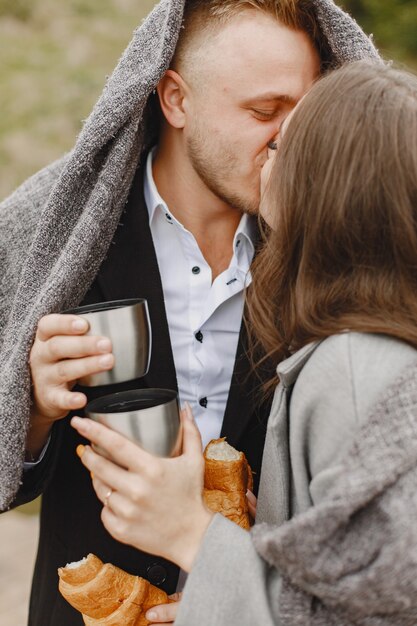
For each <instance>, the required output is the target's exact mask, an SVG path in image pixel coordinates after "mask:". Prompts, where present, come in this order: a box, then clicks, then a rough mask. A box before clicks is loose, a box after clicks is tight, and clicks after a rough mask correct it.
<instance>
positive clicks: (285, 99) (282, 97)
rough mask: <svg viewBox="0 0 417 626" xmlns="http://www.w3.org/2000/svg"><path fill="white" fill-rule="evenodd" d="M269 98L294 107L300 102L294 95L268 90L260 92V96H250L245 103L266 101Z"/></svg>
mask: <svg viewBox="0 0 417 626" xmlns="http://www.w3.org/2000/svg"><path fill="white" fill-rule="evenodd" d="M267 100H269V101H275V102H277V103H278V102H281V103H282V104H289V105H290V106H294V107H295V106H296V105H297V103H298V99H297V98H293V97H292V96H288V95H287V94H277V93H273V92H268V93H264V94H260V95H258V96H254V97H253V98H248V99H246V100H245V101H244V102H243V104H244V105H250V104H253V103H254V102H266V101H267Z"/></svg>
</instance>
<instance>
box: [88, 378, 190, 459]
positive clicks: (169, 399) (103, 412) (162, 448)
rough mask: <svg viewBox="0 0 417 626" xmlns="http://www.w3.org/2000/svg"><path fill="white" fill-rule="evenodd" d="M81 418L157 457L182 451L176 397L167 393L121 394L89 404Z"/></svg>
mask: <svg viewBox="0 0 417 626" xmlns="http://www.w3.org/2000/svg"><path fill="white" fill-rule="evenodd" d="M85 414H86V416H87V417H89V418H90V419H93V420H95V421H97V422H100V423H101V424H104V425H105V426H108V427H109V428H111V429H112V430H116V431H117V432H119V433H121V434H122V435H124V436H125V437H128V438H129V439H131V440H132V441H135V442H136V443H138V444H139V445H140V446H141V447H142V448H144V449H145V450H147V451H148V452H151V453H152V454H155V455H157V456H161V457H172V456H178V455H179V454H180V452H181V447H182V429H181V424H180V416H179V406H178V394H177V392H176V391H172V390H170V389H136V390H133V391H121V392H119V393H113V394H110V395H107V396H103V397H101V398H96V399H95V400H92V401H91V402H89V403H88V404H87V406H86V408H85Z"/></svg>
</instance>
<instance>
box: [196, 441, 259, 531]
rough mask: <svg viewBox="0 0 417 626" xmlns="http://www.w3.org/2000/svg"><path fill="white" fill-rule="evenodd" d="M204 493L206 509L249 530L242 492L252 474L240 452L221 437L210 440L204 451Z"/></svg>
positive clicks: (251, 486) (250, 485)
mask: <svg viewBox="0 0 417 626" xmlns="http://www.w3.org/2000/svg"><path fill="white" fill-rule="evenodd" d="M204 460H205V471H204V492H203V497H204V501H205V503H206V505H207V506H208V508H209V509H210V510H211V511H213V512H214V513H221V514H222V515H224V516H225V517H227V518H228V519H230V520H231V521H232V522H235V523H236V524H238V525H239V526H241V527H242V528H244V529H246V530H248V529H249V528H250V517H249V510H248V502H247V499H246V492H247V490H248V489H251V490H252V488H253V478H252V471H251V468H250V466H249V463H248V462H247V460H246V457H245V455H244V454H243V452H238V451H237V450H235V448H233V447H232V446H230V445H229V444H228V443H227V442H226V439H225V437H223V438H222V439H213V440H212V441H210V443H208V444H207V446H206V449H205V450H204Z"/></svg>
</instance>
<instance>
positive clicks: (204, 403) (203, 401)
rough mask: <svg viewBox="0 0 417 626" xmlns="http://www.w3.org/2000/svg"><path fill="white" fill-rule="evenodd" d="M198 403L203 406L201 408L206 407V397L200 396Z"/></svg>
mask: <svg viewBox="0 0 417 626" xmlns="http://www.w3.org/2000/svg"><path fill="white" fill-rule="evenodd" d="M198 404H199V405H200V406H202V407H203V409H206V408H207V404H208V400H207V398H200V400H199V401H198Z"/></svg>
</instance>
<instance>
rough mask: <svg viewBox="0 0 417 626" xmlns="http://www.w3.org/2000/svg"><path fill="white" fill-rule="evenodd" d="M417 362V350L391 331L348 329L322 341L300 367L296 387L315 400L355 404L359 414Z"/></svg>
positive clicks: (341, 404)
mask: <svg viewBox="0 0 417 626" xmlns="http://www.w3.org/2000/svg"><path fill="white" fill-rule="evenodd" d="M413 365H417V350H416V349H415V348H414V347H413V346H411V345H410V344H408V343H406V342H405V341H401V340H399V339H396V338H394V337H390V336H388V335H380V334H372V333H359V332H345V333H340V334H338V335H332V336H331V337H328V338H327V339H325V340H324V341H322V342H321V343H320V344H319V345H318V346H317V348H316V349H315V350H314V352H313V353H312V354H311V357H310V358H309V360H308V361H307V363H306V364H305V365H304V367H303V369H302V370H301V372H300V374H299V376H298V380H297V387H298V388H299V389H300V390H302V396H303V397H304V398H305V397H306V395H307V396H310V398H311V401H312V402H316V403H319V404H320V405H322V406H323V405H326V404H329V402H330V401H331V399H332V398H334V399H335V403H340V409H341V411H343V408H344V407H343V402H348V403H349V404H352V407H353V409H354V411H355V413H356V416H357V417H359V416H360V415H362V414H363V413H364V412H366V411H367V410H368V409H369V406H370V405H371V404H372V403H373V402H374V401H375V399H376V397H377V396H378V395H379V394H380V393H382V392H383V391H384V389H385V388H386V387H387V386H388V385H390V384H391V383H392V382H393V381H394V380H395V379H396V378H398V377H399V376H400V374H401V373H402V372H403V371H404V370H405V369H406V368H407V367H411V366H413Z"/></svg>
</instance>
